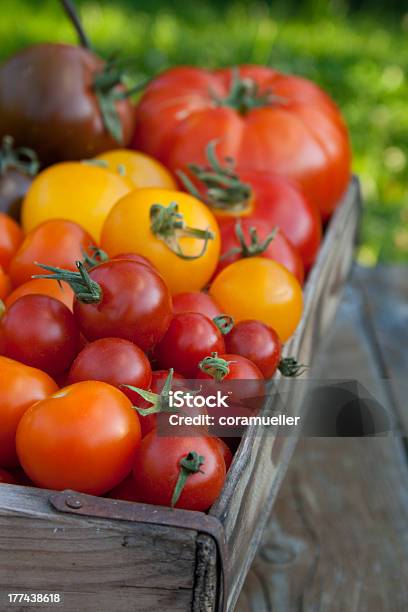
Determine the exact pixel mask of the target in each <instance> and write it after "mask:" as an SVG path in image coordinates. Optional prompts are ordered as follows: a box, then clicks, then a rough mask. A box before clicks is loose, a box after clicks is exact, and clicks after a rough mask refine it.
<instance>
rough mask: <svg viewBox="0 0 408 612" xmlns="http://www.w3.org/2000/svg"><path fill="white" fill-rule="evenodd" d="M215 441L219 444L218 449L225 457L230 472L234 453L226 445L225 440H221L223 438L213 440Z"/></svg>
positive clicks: (226, 466)
mask: <svg viewBox="0 0 408 612" xmlns="http://www.w3.org/2000/svg"><path fill="white" fill-rule="evenodd" d="M213 439H214V441H215V442H216V443H217V444H218V447H219V449H220V451H221V453H222V456H223V457H224V461H225V468H226V470H227V472H228V470H229V468H230V465H231V463H232V452H231V450H230V448H229V447H228V446H227V445H226V443H225V442H224V440H221V438H213Z"/></svg>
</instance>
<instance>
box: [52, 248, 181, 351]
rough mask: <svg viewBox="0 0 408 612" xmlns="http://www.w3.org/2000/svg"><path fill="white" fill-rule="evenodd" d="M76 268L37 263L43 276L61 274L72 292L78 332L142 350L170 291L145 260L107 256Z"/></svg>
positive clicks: (162, 324) (156, 330)
mask: <svg viewBox="0 0 408 612" xmlns="http://www.w3.org/2000/svg"><path fill="white" fill-rule="evenodd" d="M77 265H78V270H79V271H78V272H69V271H67V270H60V269H58V268H53V267H51V266H43V267H44V268H45V269H47V270H49V271H50V272H51V274H48V275H45V277H46V278H54V279H60V280H64V281H66V282H67V283H69V284H70V285H71V287H72V289H73V290H74V291H75V293H76V296H77V297H76V299H75V301H74V314H75V317H76V318H77V321H78V323H79V325H80V328H81V331H82V333H83V334H84V336H85V337H86V338H87V339H88V340H90V341H92V340H97V339H99V338H124V339H125V340H130V342H134V343H135V344H137V345H138V346H139V347H140V348H141V349H143V350H144V351H148V350H150V349H151V348H153V346H154V345H155V344H156V343H157V342H158V341H159V340H160V339H161V338H162V337H163V335H164V334H165V332H166V330H167V328H168V327H169V324H170V321H171V317H172V302H171V296H170V292H169V290H168V288H167V286H166V285H165V283H164V280H163V279H162V277H161V276H160V275H159V274H158V273H157V272H155V270H153V269H152V268H150V267H149V266H146V265H144V264H141V263H138V262H136V261H130V260H116V259H112V260H111V261H107V262H105V263H103V264H100V265H99V266H97V267H96V268H93V269H92V270H90V271H89V273H88V272H87V271H86V269H85V267H84V266H83V265H82V264H80V263H78V264H77Z"/></svg>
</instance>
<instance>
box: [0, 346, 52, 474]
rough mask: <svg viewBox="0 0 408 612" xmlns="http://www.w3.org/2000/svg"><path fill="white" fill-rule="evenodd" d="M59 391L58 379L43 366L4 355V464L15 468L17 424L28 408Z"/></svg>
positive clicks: (0, 430) (0, 363)
mask: <svg viewBox="0 0 408 612" xmlns="http://www.w3.org/2000/svg"><path fill="white" fill-rule="evenodd" d="M55 391H57V385H56V384H55V382H54V381H53V380H52V378H50V376H48V374H45V372H41V371H40V370H36V369H35V368H30V367H28V366H26V365H23V364H22V363H19V362H17V361H14V360H13V359H7V357H0V422H1V427H0V467H5V468H15V467H17V465H18V459H17V454H16V447H15V437H16V431H17V426H18V424H19V422H20V419H21V417H22V416H23V414H24V413H25V411H26V410H27V409H28V408H29V407H30V406H32V404H35V403H36V402H38V401H39V400H42V399H44V398H46V397H47V396H48V395H51V394H52V393H55Z"/></svg>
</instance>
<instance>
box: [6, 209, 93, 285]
mask: <svg viewBox="0 0 408 612" xmlns="http://www.w3.org/2000/svg"><path fill="white" fill-rule="evenodd" d="M92 245H93V241H92V238H91V236H90V235H89V234H88V232H86V231H85V230H83V229H82V227H80V226H79V225H78V224H77V223H73V222H72V221H65V220H62V219H51V220H50V221H45V222H44V223H41V225H38V226H37V227H36V228H35V229H33V230H31V232H29V233H28V234H27V236H26V237H25V239H24V241H23V243H22V244H21V245H20V248H19V249H18V251H17V252H16V253H15V255H14V257H13V259H12V260H11V262H10V269H9V274H10V277H11V280H12V282H13V284H14V285H15V286H19V285H22V284H23V283H26V282H27V281H29V280H31V278H32V276H33V275H35V274H39V272H40V270H39V268H38V266H37V265H36V262H38V261H40V262H41V263H45V264H48V265H50V266H58V267H61V268H68V269H69V270H75V261H76V260H77V259H82V258H83V254H84V253H86V252H88V251H89V249H90V248H91V247H92Z"/></svg>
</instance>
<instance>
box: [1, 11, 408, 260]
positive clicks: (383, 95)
mask: <svg viewBox="0 0 408 612" xmlns="http://www.w3.org/2000/svg"><path fill="white" fill-rule="evenodd" d="M77 4H78V5H79V6H80V8H81V15H82V18H83V22H84V25H85V27H86V29H87V31H88V33H89V35H90V37H91V39H92V41H93V43H94V46H95V48H96V49H98V51H99V52H101V53H104V54H105V55H108V54H111V53H112V52H115V53H118V52H119V53H121V54H122V55H124V56H126V57H131V58H132V62H131V66H132V69H133V73H134V75H135V77H136V78H137V79H139V78H143V77H145V76H151V75H152V74H154V73H155V72H156V71H158V70H161V69H163V68H166V67H167V66H170V65H172V64H178V63H191V64H201V65H204V66H209V67H215V66H219V65H224V66H225V65H231V64H232V65H233V64H238V63H240V62H248V61H253V62H258V63H269V64H271V65H274V66H276V67H278V68H280V69H282V70H286V71H293V72H296V73H298V74H301V75H304V76H306V77H309V78H311V79H314V80H315V81H317V82H318V83H319V84H320V85H321V86H323V87H324V88H325V89H327V91H328V92H329V93H330V94H331V95H332V96H333V97H334V99H335V100H336V101H337V102H338V104H339V105H340V106H341V108H342V110H343V113H344V115H345V117H346V120H347V122H348V125H349V127H350V132H351V136H352V141H353V148H354V170H355V171H356V172H357V173H358V174H359V175H360V177H361V180H362V189H363V194H364V199H365V206H366V207H365V216H364V224H363V231H362V246H361V248H360V250H359V257H360V260H361V261H362V263H365V264H366V265H373V264H375V263H376V262H377V261H408V159H407V155H408V111H407V108H408V44H407V43H406V36H407V31H408V17H405V18H403V19H402V20H401V21H400V22H398V21H397V20H396V19H395V18H394V19H393V20H391V19H389V20H384V19H379V18H377V19H375V18H374V17H372V16H371V15H369V14H368V13H367V14H362V13H359V14H354V15H353V17H352V18H351V17H347V16H345V15H341V14H339V15H330V14H328V13H327V12H324V13H323V14H322V15H321V16H320V17H316V15H314V16H312V17H311V18H306V17H302V18H301V17H299V16H298V14H297V15H295V16H293V17H291V18H289V17H288V16H287V15H286V16H285V12H284V11H282V10H281V8H282V5H281V4H280V5H279V7H280V8H279V7H278V9H274V10H273V11H272V13H270V12H269V10H268V8H267V5H266V3H259V4H258V3H257V2H255V1H254V2H246V3H244V0H242V1H241V2H239V1H237V2H235V3H234V2H229V3H228V2H225V3H218V4H217V3H216V2H214V3H211V2H210V0H208V2H205V1H203V2H193V3H186V2H181V0H173V2H171V3H170V2H165V1H164V0H163V1H162V2H161V1H160V0H150V2H149V1H148V0H138V1H137V2H136V1H134V0H127V1H126V0H116V1H115V0H103V1H96V0H83V1H82V2H77ZM274 6H275V5H274ZM2 9H3V10H2V19H1V20H0V57H6V56H7V55H8V54H10V53H11V52H13V51H14V50H16V49H18V48H19V47H21V46H23V45H26V44H28V43H33V42H40V41H42V40H58V41H66V42H74V41H75V35H74V33H73V31H72V28H71V26H70V24H69V23H68V22H67V20H66V19H65V18H64V16H63V14H62V12H61V10H60V7H59V4H58V2H57V1H56V0H43V1H41V2H40V1H39V0H31V1H30V0H3V5H2Z"/></svg>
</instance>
